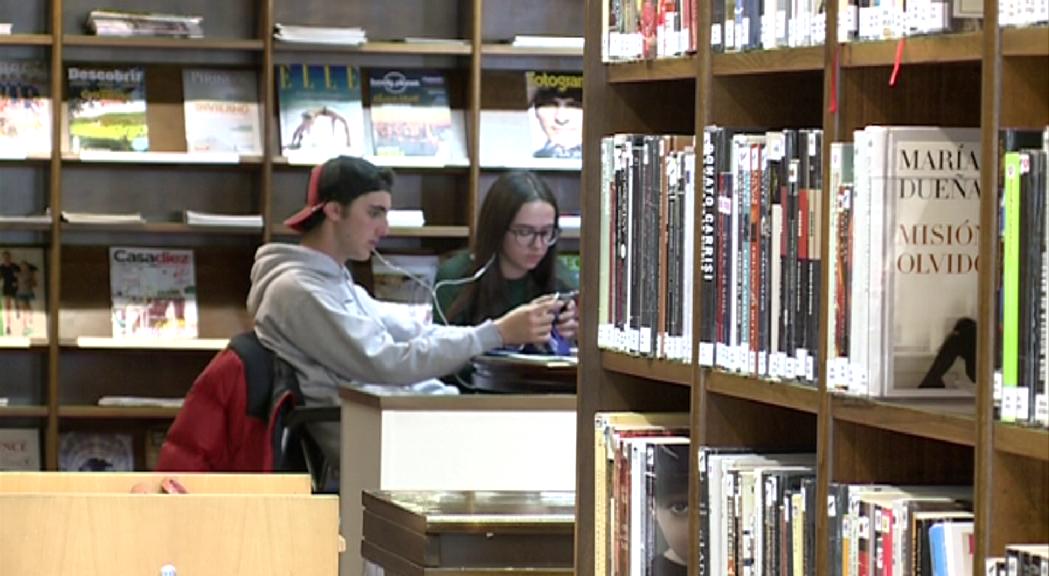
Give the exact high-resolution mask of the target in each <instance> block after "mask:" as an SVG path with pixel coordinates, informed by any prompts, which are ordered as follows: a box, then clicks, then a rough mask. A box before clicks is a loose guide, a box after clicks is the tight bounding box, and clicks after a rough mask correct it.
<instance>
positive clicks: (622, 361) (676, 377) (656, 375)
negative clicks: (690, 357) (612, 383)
mask: <svg viewBox="0 0 1049 576" xmlns="http://www.w3.org/2000/svg"><path fill="white" fill-rule="evenodd" d="M601 366H602V367H603V368H604V369H605V370H608V371H609V372H616V373H618V374H626V375H630V376H634V377H637V378H645V379H647V380H656V381H659V382H665V383H669V384H678V385H681V386H689V385H690V382H691V367H690V366H689V365H687V364H681V363H678V362H667V361H665V360H654V359H651V358H639V357H636V356H628V355H626V354H620V353H617V352H609V351H607V350H606V351H602V352H601Z"/></svg>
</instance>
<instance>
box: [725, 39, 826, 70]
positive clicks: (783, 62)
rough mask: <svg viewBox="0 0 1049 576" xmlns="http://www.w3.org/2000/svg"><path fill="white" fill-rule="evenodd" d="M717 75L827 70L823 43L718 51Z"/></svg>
mask: <svg viewBox="0 0 1049 576" xmlns="http://www.w3.org/2000/svg"><path fill="white" fill-rule="evenodd" d="M712 60H713V62H712V69H713V74H714V76H736V75H745V74H769V73H775V72H814V71H819V72H822V71H823V47H822V46H807V47H804V48H784V49H782V50H764V51H757V52H739V53H734V54H715V55H714V56H713V58H712Z"/></svg>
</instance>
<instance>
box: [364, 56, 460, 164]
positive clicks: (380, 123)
mask: <svg viewBox="0 0 1049 576" xmlns="http://www.w3.org/2000/svg"><path fill="white" fill-rule="evenodd" d="M368 89H369V90H370V95H371V123H372V143H373V145H374V147H375V155H376V156H439V157H448V156H449V155H450V148H451V141H452V139H453V134H452V111H451V108H450V107H449V103H448V90H447V87H446V85H445V79H444V76H442V75H441V74H440V73H439V72H432V71H426V70H369V72H368Z"/></svg>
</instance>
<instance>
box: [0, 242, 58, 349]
mask: <svg viewBox="0 0 1049 576" xmlns="http://www.w3.org/2000/svg"><path fill="white" fill-rule="evenodd" d="M45 286H47V280H46V278H45V275H44V249H43V248H23V247H16V246H0V287H2V289H3V291H2V295H0V338H4V337H20V338H46V337H47V297H46V296H45V293H44V287H45Z"/></svg>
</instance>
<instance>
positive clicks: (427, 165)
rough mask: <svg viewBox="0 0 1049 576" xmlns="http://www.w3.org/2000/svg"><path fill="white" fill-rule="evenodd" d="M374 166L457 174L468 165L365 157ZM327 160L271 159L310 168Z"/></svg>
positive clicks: (423, 159) (279, 157)
mask: <svg viewBox="0 0 1049 576" xmlns="http://www.w3.org/2000/svg"><path fill="white" fill-rule="evenodd" d="M365 159H367V160H368V161H369V162H371V163H372V164H375V165H376V166H385V167H388V168H393V169H395V170H397V171H399V172H440V173H458V172H468V171H469V170H470V163H469V162H468V161H466V160H462V161H459V160H452V161H448V162H444V161H433V160H428V159H426V158H413V157H411V156H403V157H401V156H386V157H383V156H365ZM325 160H327V158H291V159H289V158H288V157H287V156H277V157H275V158H274V159H273V165H274V166H275V167H291V168H310V167H313V166H315V165H317V164H320V163H322V162H324V161H325Z"/></svg>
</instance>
